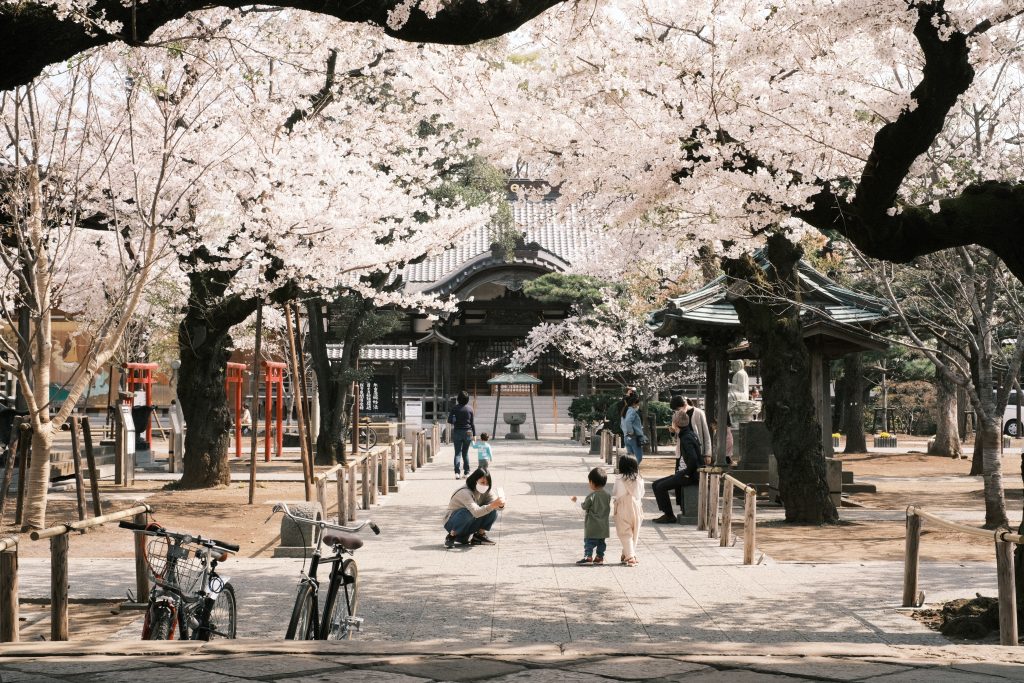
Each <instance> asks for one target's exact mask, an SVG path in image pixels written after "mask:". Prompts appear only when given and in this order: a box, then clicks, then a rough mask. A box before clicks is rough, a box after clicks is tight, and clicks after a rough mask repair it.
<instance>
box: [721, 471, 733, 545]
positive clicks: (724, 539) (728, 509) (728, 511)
mask: <svg viewBox="0 0 1024 683" xmlns="http://www.w3.org/2000/svg"><path fill="white" fill-rule="evenodd" d="M732 488H733V486H732V482H731V481H729V480H728V479H726V480H725V495H724V498H723V500H722V531H721V533H720V534H719V535H718V539H719V540H718V545H719V546H720V547H722V548H728V547H729V537H730V536H731V535H732Z"/></svg>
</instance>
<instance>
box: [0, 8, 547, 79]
mask: <svg viewBox="0 0 1024 683" xmlns="http://www.w3.org/2000/svg"><path fill="white" fill-rule="evenodd" d="M562 2H564V0H502V2H480V1H479V0H449V1H448V2H446V3H445V4H444V7H443V9H442V10H441V11H440V12H438V13H437V16H435V17H433V18H428V17H427V15H426V14H425V13H423V12H422V11H419V10H413V12H412V15H411V16H410V17H409V20H408V21H407V22H406V23H405V25H404V26H402V27H401V28H398V29H392V28H390V27H388V25H387V18H388V13H389V12H391V10H393V9H394V8H395V7H397V6H398V5H400V4H402V1H401V0H374V1H373V2H366V1H365V0H328V2H320V1H317V2H313V1H312V0H284V2H280V3H276V5H277V6H279V7H290V8H294V9H300V10H306V11H309V12H316V13H318V14H322V15H326V16H331V17H335V18H337V19H340V20H342V21H348V22H355V23H365V22H369V23H372V24H376V25H377V26H380V27H382V28H383V30H384V32H385V33H387V34H389V35H391V36H393V37H395V38H398V39H400V40H406V41H409V42H414V43H421V42H425V43H447V44H453V45H468V44H470V43H475V42H478V41H481V40H486V39H488V38H494V37H497V36H500V35H504V34H505V33H509V32H511V31H514V30H516V29H517V28H519V26H521V25H522V24H523V23H525V22H527V21H529V20H530V19H533V18H534V17H536V16H537V15H539V14H541V13H542V12H544V11H545V10H547V9H549V8H551V7H554V6H555V5H559V4H561V3H562ZM250 4H251V3H248V2H240V1H239V0H222V1H221V2H217V3H214V4H210V3H207V2H198V1H197V0H150V1H149V2H144V3H141V2H140V3H127V4H126V3H124V2H121V0H98V1H97V2H96V3H95V4H94V5H92V7H91V8H90V10H89V14H90V16H102V17H103V18H104V19H106V20H107V21H116V22H120V23H121V26H122V27H123V28H122V29H121V31H119V32H116V33H106V32H104V31H102V30H101V29H99V28H96V27H95V25H93V24H88V25H87V24H85V23H84V22H81V21H75V20H73V19H71V18H68V19H64V20H62V19H59V18H58V17H57V15H56V14H55V9H57V8H56V6H49V5H43V4H34V3H23V4H20V5H11V4H4V6H3V7H2V8H0V64H3V65H4V68H3V69H2V70H0V90H10V89H12V88H14V87H15V86H18V85H25V84H26V83H28V82H29V81H30V80H32V79H33V78H35V77H36V76H38V75H39V73H40V72H41V71H42V70H43V69H44V68H45V67H47V66H48V65H50V64H54V63H57V62H63V61H66V60H68V59H70V58H72V57H74V56H75V55H77V54H78V53H80V52H83V51H85V50H88V49H91V48H94V47H98V46H100V45H108V44H111V43H116V42H124V43H126V44H128V45H141V44H144V43H145V41H147V40H149V38H150V36H152V34H153V33H154V32H155V31H156V30H157V29H159V28H160V27H161V26H163V25H164V24H167V23H169V22H171V21H174V20H176V19H180V18H182V17H184V16H185V15H186V14H188V13H189V12H197V11H202V10H205V9H209V8H210V7H215V6H220V7H228V8H239V7H245V6H248V5H250Z"/></svg>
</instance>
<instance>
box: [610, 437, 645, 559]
mask: <svg viewBox="0 0 1024 683" xmlns="http://www.w3.org/2000/svg"><path fill="white" fill-rule="evenodd" d="M612 499H613V500H614V501H615V533H616V535H617V536H618V537H619V542H621V543H622V564H624V565H626V566H629V567H635V566H636V565H637V564H639V562H638V560H637V559H636V544H637V543H638V542H639V541H640V523H641V522H642V521H643V519H644V506H643V502H642V501H643V499H644V478H643V477H641V476H640V463H638V462H637V461H636V458H634V457H633V456H632V455H623V456H621V457H619V478H618V479H616V480H615V487H614V488H613V489H612Z"/></svg>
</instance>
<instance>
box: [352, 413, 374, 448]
mask: <svg viewBox="0 0 1024 683" xmlns="http://www.w3.org/2000/svg"><path fill="white" fill-rule="evenodd" d="M363 422H364V424H362V425H360V426H359V431H358V432H356V443H358V444H359V450H361V451H369V450H372V449H373V447H374V446H376V445H377V431H376V430H375V429H374V428H373V427H371V426H369V422H370V421H369V420H364V421H363Z"/></svg>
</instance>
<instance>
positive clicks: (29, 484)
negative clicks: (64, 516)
mask: <svg viewBox="0 0 1024 683" xmlns="http://www.w3.org/2000/svg"><path fill="white" fill-rule="evenodd" d="M47 390H49V387H48V386H47ZM52 449H53V429H51V427H50V422H49V421H47V422H44V423H43V424H42V426H41V427H37V428H34V429H33V430H32V449H31V450H30V451H29V453H30V458H31V462H30V464H29V468H28V477H27V479H26V481H25V513H24V517H23V528H24V529H45V528H46V492H47V491H48V490H49V488H50V451H51V450H52ZM10 457H13V456H10Z"/></svg>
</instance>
